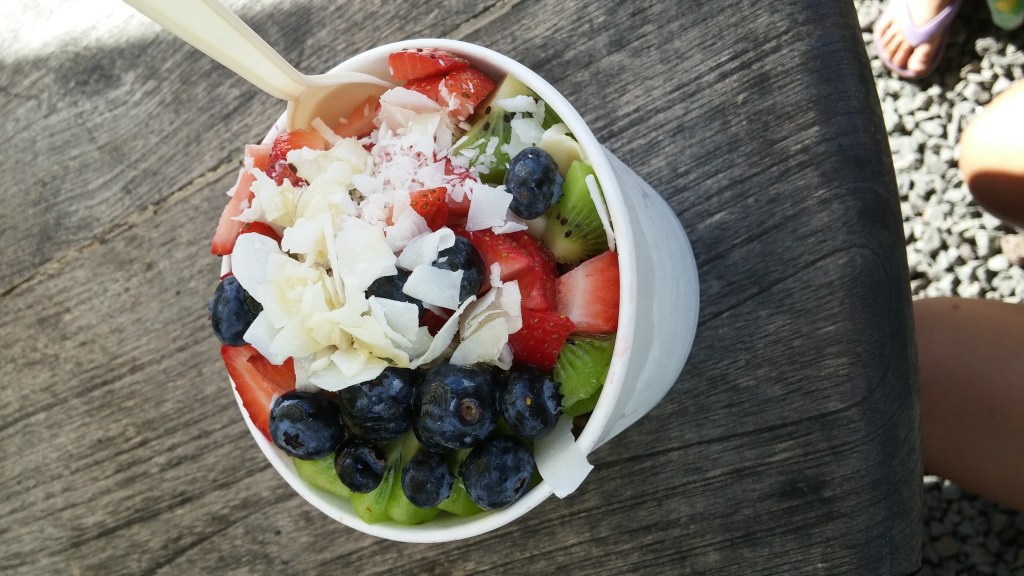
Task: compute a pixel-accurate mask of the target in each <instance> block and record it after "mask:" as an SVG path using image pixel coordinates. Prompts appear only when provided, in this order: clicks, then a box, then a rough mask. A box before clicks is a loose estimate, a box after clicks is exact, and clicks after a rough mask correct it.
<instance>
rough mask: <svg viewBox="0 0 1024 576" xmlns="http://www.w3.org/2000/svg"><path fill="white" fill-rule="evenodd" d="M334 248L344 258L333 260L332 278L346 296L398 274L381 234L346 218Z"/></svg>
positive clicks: (380, 231) (336, 235) (356, 220)
mask: <svg viewBox="0 0 1024 576" xmlns="http://www.w3.org/2000/svg"><path fill="white" fill-rule="evenodd" d="M334 247H335V250H336V251H337V252H338V253H343V254H344V255H345V257H344V258H336V259H335V260H334V261H333V262H332V264H334V266H335V267H334V269H333V271H334V274H335V275H337V276H340V277H341V279H342V281H343V282H344V286H345V293H346V295H348V294H351V293H353V292H363V291H365V290H366V288H367V287H369V286H370V284H372V283H373V281H374V280H376V279H377V278H380V277H381V276H392V275H394V274H397V273H398V269H397V268H395V262H396V260H397V259H396V258H395V254H394V252H392V251H391V247H390V246H388V243H387V241H386V240H385V238H384V232H383V231H382V230H381V229H380V228H377V227H374V226H371V225H369V224H367V223H366V222H363V221H362V220H359V219H358V218H352V217H346V218H344V219H343V220H342V222H341V228H340V229H339V230H338V232H337V233H336V234H335V236H334Z"/></svg>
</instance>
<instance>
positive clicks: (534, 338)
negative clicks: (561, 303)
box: [508, 308, 573, 370]
mask: <svg viewBox="0 0 1024 576" xmlns="http://www.w3.org/2000/svg"><path fill="white" fill-rule="evenodd" d="M572 331H573V324H572V320H569V318H568V317H567V316H563V315H561V314H558V313H557V312H548V311H543V310H531V309H529V308H524V309H523V327H522V328H521V329H520V330H519V331H518V332H516V333H515V334H509V337H508V343H509V345H510V346H512V353H513V354H514V356H515V360H516V362H520V363H523V364H529V365H531V366H536V367H538V368H540V369H542V370H551V368H552V367H554V365H555V361H556V360H557V359H558V353H559V352H560V351H561V350H562V344H563V343H564V342H565V339H566V338H567V337H568V336H569V334H571V333H572Z"/></svg>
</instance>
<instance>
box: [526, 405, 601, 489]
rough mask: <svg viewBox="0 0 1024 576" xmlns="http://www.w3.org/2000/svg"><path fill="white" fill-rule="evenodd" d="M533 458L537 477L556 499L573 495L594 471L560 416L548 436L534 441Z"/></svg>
mask: <svg viewBox="0 0 1024 576" xmlns="http://www.w3.org/2000/svg"><path fill="white" fill-rule="evenodd" d="M533 457H534V459H535V460H536V462H537V470H538V471H539V472H540V475H541V478H543V479H544V481H545V482H547V483H548V486H551V491H552V492H554V494H555V496H558V497H559V498H565V497H566V496H568V495H569V494H572V493H573V492H575V491H576V489H577V488H579V487H580V484H582V483H583V480H584V479H585V478H586V477H587V475H588V474H590V471H591V470H593V469H594V465H593V464H591V463H590V462H588V461H587V455H586V454H584V453H583V451H582V450H580V448H579V446H577V444H576V439H575V438H573V435H572V418H571V417H569V416H562V417H561V418H560V419H559V420H558V424H557V425H555V429H554V430H552V431H551V433H550V434H548V435H547V436H545V437H543V438H541V439H539V440H536V441H535V442H534V444H533Z"/></svg>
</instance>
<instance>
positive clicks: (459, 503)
mask: <svg viewBox="0 0 1024 576" xmlns="http://www.w3.org/2000/svg"><path fill="white" fill-rule="evenodd" d="M437 507H438V508H440V509H441V510H444V511H445V512H449V513H451V514H455V515H456V516H472V515H474V514H479V513H480V512H483V511H484V509H483V508H481V507H479V506H477V505H476V504H475V503H473V501H472V500H470V498H469V492H466V485H465V484H463V483H462V476H456V477H455V484H452V493H451V494H450V495H449V496H448V497H447V498H445V500H444V501H443V502H441V503H440V504H438V505H437Z"/></svg>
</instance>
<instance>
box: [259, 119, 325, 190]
mask: <svg viewBox="0 0 1024 576" xmlns="http://www.w3.org/2000/svg"><path fill="white" fill-rule="evenodd" d="M326 147H327V141H326V140H324V138H323V136H321V135H320V134H318V133H317V132H316V131H315V130H293V131H291V132H288V133H286V134H282V135H280V136H278V137H277V138H275V139H274V147H273V148H272V149H271V151H270V158H269V159H268V161H267V170H266V173H267V176H269V177H270V178H272V179H273V180H274V182H276V183H277V184H278V185H281V184H283V183H284V181H285V180H288V181H290V182H291V184H292V186H300V185H303V184H304V182H303V180H302V179H301V178H299V176H298V174H296V173H295V167H294V166H293V165H291V164H289V163H288V153H289V152H291V151H292V150H299V149H302V148H311V149H313V150H323V149H324V148H326Z"/></svg>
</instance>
